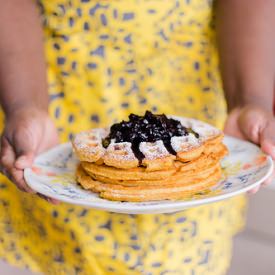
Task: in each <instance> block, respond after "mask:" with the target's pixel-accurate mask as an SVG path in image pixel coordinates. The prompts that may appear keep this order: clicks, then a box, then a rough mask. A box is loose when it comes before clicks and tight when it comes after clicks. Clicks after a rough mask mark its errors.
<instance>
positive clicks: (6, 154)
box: [0, 137, 15, 169]
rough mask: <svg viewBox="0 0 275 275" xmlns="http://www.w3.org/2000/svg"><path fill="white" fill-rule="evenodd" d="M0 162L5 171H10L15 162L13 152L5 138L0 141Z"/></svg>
mask: <svg viewBox="0 0 275 275" xmlns="http://www.w3.org/2000/svg"><path fill="white" fill-rule="evenodd" d="M0 161H1V165H2V166H3V167H4V168H6V169H11V168H12V167H13V164H14V161H15V152H14V150H13V148H12V146H11V145H10V143H9V142H8V140H7V139H6V137H2V139H1V153H0Z"/></svg>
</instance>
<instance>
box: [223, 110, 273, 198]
mask: <svg viewBox="0 0 275 275" xmlns="http://www.w3.org/2000/svg"><path fill="white" fill-rule="evenodd" d="M224 131H225V133H226V134H228V135H231V136H235V137H237V138H240V139H245V140H249V141H251V142H253V143H255V144H257V145H259V146H260V147H261V149H262V150H263V152H265V153H266V154H268V155H270V156H271V157H272V159H273V160H275V118H274V116H273V114H272V113H270V112H268V111H266V110H264V109H262V108H259V107H256V106H253V105H249V106H246V107H242V108H235V109H233V110H232V111H231V112H230V113H229V116H228V118H227V121H226V123H225V129H224ZM274 178H275V172H274V170H273V174H272V175H271V176H270V178H268V179H267V180H266V181H265V182H264V183H263V185H264V186H265V185H268V184H270V183H271V182H272V180H273V179H274ZM259 188H260V187H256V188H254V189H252V190H251V191H249V193H252V194H254V193H256V192H257V191H258V190H259Z"/></svg>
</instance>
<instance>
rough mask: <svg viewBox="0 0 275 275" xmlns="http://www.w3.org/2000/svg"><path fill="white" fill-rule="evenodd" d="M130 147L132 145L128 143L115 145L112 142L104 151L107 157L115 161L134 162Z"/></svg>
mask: <svg viewBox="0 0 275 275" xmlns="http://www.w3.org/2000/svg"><path fill="white" fill-rule="evenodd" d="M131 146H132V144H131V143H130V142H119V143H115V142H114V140H112V141H111V143H110V144H109V146H108V147H107V149H106V154H107V155H108V157H111V158H114V159H117V160H136V157H135V155H134V153H133V150H132V148H131Z"/></svg>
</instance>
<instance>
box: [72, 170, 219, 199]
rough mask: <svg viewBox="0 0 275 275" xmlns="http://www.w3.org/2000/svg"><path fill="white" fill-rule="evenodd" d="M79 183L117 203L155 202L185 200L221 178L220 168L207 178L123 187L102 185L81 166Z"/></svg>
mask: <svg viewBox="0 0 275 275" xmlns="http://www.w3.org/2000/svg"><path fill="white" fill-rule="evenodd" d="M76 176H77V181H78V182H79V183H80V184H81V185H82V186H83V188H85V189H88V190H91V191H93V192H96V193H99V195H100V197H102V198H105V199H109V200H117V201H132V202H139V201H153V200H167V199H174V200H175V199H184V198H186V197H189V196H191V195H192V194H195V193H197V192H199V191H203V190H205V189H207V188H209V187H211V186H213V185H215V184H216V183H217V181H218V180H219V179H220V177H221V169H220V167H219V166H218V167H217V168H216V169H215V170H214V171H213V173H212V174H210V175H209V176H208V177H206V178H201V177H194V178H193V179H190V180H185V181H184V182H178V183H175V184H167V185H157V186H122V185H116V184H107V183H102V182H99V181H96V180H93V179H92V178H91V177H90V176H89V175H88V174H86V172H85V171H84V170H83V169H82V167H81V166H79V167H78V169H77V173H76Z"/></svg>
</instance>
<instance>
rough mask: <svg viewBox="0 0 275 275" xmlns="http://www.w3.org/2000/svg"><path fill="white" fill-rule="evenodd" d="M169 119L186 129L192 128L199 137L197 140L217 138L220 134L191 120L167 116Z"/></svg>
mask: <svg viewBox="0 0 275 275" xmlns="http://www.w3.org/2000/svg"><path fill="white" fill-rule="evenodd" d="M168 117H170V118H173V119H176V120H178V121H180V123H181V124H182V125H183V126H184V127H187V128H192V130H194V131H195V132H196V133H198V134H199V135H200V137H199V140H200V141H204V140H207V139H208V138H210V137H213V136H218V135H219V134H221V131H220V130H219V129H217V128H215V127H213V126H212V125H210V124H208V123H206V122H202V121H199V120H197V119H193V118H185V117H177V116H168Z"/></svg>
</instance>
